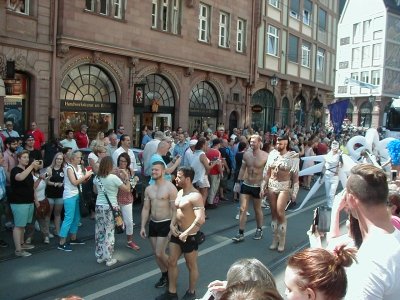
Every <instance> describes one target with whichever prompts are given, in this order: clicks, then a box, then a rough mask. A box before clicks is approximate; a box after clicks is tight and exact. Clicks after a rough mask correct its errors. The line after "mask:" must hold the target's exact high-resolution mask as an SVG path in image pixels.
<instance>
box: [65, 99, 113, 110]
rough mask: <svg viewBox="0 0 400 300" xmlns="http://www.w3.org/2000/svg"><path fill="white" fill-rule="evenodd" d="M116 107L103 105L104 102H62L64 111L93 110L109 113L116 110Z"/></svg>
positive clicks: (110, 104)
mask: <svg viewBox="0 0 400 300" xmlns="http://www.w3.org/2000/svg"><path fill="white" fill-rule="evenodd" d="M114 105H115V104H112V103H103V102H91V101H90V102H89V101H70V100H62V101H61V109H63V110H71V109H76V110H87V109H89V110H93V111H103V110H106V111H109V110H113V109H114Z"/></svg>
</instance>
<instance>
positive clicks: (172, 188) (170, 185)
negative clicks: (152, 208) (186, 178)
mask: <svg viewBox="0 0 400 300" xmlns="http://www.w3.org/2000/svg"><path fill="white" fill-rule="evenodd" d="M165 187H166V188H167V189H168V191H170V192H173V193H175V194H176V192H177V191H178V190H177V188H176V186H175V184H173V183H172V182H171V181H166V182H165Z"/></svg>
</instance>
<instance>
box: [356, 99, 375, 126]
mask: <svg viewBox="0 0 400 300" xmlns="http://www.w3.org/2000/svg"><path fill="white" fill-rule="evenodd" d="M371 120H372V104H371V103H370V102H368V101H366V102H364V103H363V104H362V105H361V107H360V113H359V118H358V122H359V124H358V126H362V127H367V128H369V127H371Z"/></svg>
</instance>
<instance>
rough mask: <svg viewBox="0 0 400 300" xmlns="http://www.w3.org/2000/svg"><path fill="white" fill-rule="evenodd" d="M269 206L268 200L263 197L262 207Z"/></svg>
mask: <svg viewBox="0 0 400 300" xmlns="http://www.w3.org/2000/svg"><path fill="white" fill-rule="evenodd" d="M267 206H268V203H267V200H265V199H263V200H262V201H261V207H262V208H267Z"/></svg>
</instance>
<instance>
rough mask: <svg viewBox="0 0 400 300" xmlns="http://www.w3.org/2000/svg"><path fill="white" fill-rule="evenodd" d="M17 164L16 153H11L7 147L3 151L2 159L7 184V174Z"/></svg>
mask: <svg viewBox="0 0 400 300" xmlns="http://www.w3.org/2000/svg"><path fill="white" fill-rule="evenodd" d="M17 164H18V160H17V154H16V153H12V152H11V151H10V150H9V149H7V150H6V151H4V160H3V167H4V171H6V174H8V175H7V185H10V181H9V179H10V178H9V176H10V173H11V170H12V169H13V168H14V167H15V166H16V165H17Z"/></svg>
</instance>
